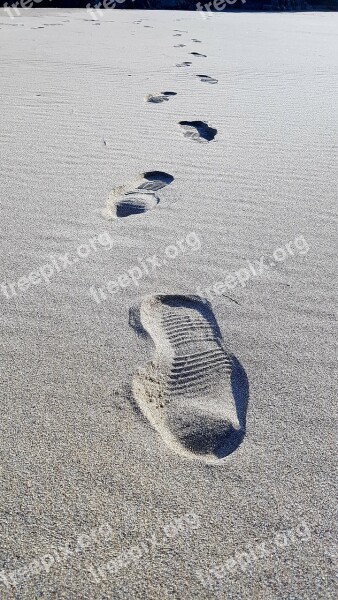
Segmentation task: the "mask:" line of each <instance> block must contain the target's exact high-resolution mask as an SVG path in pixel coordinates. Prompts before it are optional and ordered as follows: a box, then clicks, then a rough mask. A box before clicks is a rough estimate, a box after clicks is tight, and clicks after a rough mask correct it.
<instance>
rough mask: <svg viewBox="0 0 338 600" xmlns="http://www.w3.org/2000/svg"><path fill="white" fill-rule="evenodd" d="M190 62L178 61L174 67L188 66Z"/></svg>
mask: <svg viewBox="0 0 338 600" xmlns="http://www.w3.org/2000/svg"><path fill="white" fill-rule="evenodd" d="M191 64H192V63H191V62H188V61H184V62H182V63H178V64H177V65H176V67H190V65H191Z"/></svg>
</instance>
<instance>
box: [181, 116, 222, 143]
mask: <svg viewBox="0 0 338 600" xmlns="http://www.w3.org/2000/svg"><path fill="white" fill-rule="evenodd" d="M179 125H180V126H181V127H182V128H183V130H184V134H183V135H184V137H187V138H190V139H192V140H194V141H195V142H211V141H212V140H213V139H214V138H215V136H216V134H217V129H214V128H213V127H209V125H208V124H207V123H204V121H180V122H179Z"/></svg>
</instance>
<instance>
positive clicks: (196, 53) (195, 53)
mask: <svg viewBox="0 0 338 600" xmlns="http://www.w3.org/2000/svg"><path fill="white" fill-rule="evenodd" d="M190 54H192V55H193V56H203V57H204V58H206V57H207V55H206V54H200V53H199V52H190Z"/></svg>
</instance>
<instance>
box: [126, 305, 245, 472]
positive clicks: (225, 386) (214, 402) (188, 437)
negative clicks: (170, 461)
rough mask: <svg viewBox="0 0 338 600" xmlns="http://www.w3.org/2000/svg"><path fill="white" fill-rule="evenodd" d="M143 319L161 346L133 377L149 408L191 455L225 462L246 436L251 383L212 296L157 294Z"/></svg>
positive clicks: (179, 448) (166, 435)
mask: <svg viewBox="0 0 338 600" xmlns="http://www.w3.org/2000/svg"><path fill="white" fill-rule="evenodd" d="M131 324H133V326H135V321H134V323H131ZM138 324H141V326H142V329H143V330H145V331H146V332H147V333H148V334H149V335H150V336H151V338H152V339H153V342H154V344H155V347H156V354H155V357H154V359H153V361H152V362H150V363H148V365H147V366H146V367H145V368H142V369H139V371H138V372H137V373H136V374H135V376H134V378H133V386H132V387H133V394H134V397H135V399H136V400H137V402H138V404H139V406H140V408H141V411H142V412H143V414H144V415H145V416H146V417H147V419H148V420H149V421H150V423H151V424H152V425H153V427H154V428H155V429H156V430H157V431H158V432H159V433H160V435H161V436H162V438H163V440H164V441H165V442H166V444H168V446H170V447H171V448H172V449H174V450H175V451H176V452H178V453H179V454H181V455H183V456H186V457H190V458H200V459H201V458H202V459H203V460H205V461H207V462H215V461H216V462H217V461H219V459H220V458H223V457H224V456H227V455H228V454H230V453H231V452H233V451H234V450H235V449H236V448H237V446H238V445H239V444H240V442H241V441H242V439H243V436H244V428H245V410H246V402H247V399H246V396H247V382H246V379H245V374H244V371H243V369H242V368H241V367H239V363H238V362H237V361H236V359H235V358H234V357H232V356H231V355H229V354H228V353H227V352H226V350H225V349H224V345H223V341H222V336H221V332H220V330H219V327H218V325H217V322H216V319H215V317H214V315H213V312H212V309H211V306H210V304H209V302H207V301H206V300H202V299H201V298H200V297H198V296H175V295H154V296H149V297H147V298H145V299H144V300H143V301H142V303H141V307H140V312H139V315H138ZM236 404H237V407H236Z"/></svg>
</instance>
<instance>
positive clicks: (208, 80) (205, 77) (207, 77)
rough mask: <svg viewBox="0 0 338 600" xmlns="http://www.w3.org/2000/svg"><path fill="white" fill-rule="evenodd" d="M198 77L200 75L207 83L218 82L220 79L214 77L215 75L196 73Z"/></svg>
mask: <svg viewBox="0 0 338 600" xmlns="http://www.w3.org/2000/svg"><path fill="white" fill-rule="evenodd" d="M196 77H199V78H200V80H201V81H204V82H205V83H218V79H214V78H213V77H209V75H196Z"/></svg>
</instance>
